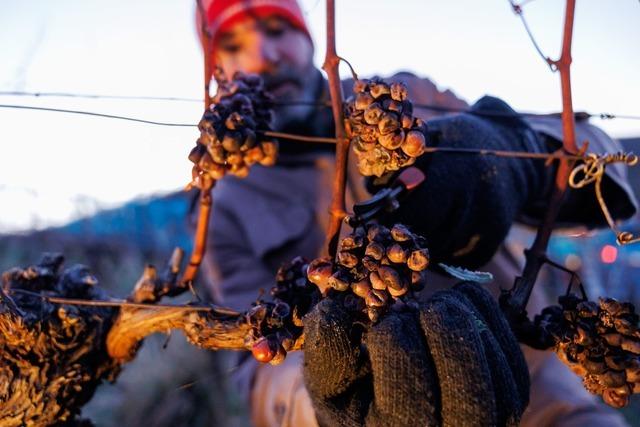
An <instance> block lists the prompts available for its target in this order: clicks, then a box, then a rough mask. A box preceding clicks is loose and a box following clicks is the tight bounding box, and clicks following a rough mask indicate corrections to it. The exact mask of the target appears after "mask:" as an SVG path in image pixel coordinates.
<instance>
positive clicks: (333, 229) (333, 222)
mask: <svg viewBox="0 0 640 427" xmlns="http://www.w3.org/2000/svg"><path fill="white" fill-rule="evenodd" d="M339 65H340V57H339V56H338V54H337V53H336V26H335V2H334V0H327V53H326V56H325V58H324V64H323V65H322V69H323V70H324V71H325V72H326V73H327V77H328V78H329V93H330V94H331V109H332V111H333V121H334V123H335V133H336V140H337V141H338V142H337V144H336V170H335V177H334V181H333V192H332V199H331V207H330V209H329V212H330V215H331V217H330V220H329V230H328V232H327V245H326V247H327V251H328V253H329V255H330V256H331V257H335V255H336V251H337V248H338V239H339V237H340V227H341V225H342V220H343V219H344V217H345V215H346V213H345V188H346V178H347V159H348V155H349V139H348V138H347V133H346V131H345V128H344V117H343V113H342V86H341V84H340V74H339V72H338V66H339Z"/></svg>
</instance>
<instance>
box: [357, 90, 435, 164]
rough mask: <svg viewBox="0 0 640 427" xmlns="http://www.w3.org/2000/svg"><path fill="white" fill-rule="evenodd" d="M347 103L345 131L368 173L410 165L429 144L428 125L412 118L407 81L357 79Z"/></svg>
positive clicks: (359, 161)
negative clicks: (388, 81)
mask: <svg viewBox="0 0 640 427" xmlns="http://www.w3.org/2000/svg"><path fill="white" fill-rule="evenodd" d="M353 91H354V94H355V95H354V96H352V97H350V98H349V99H347V102H346V104H345V118H346V130H347V134H348V136H349V138H350V142H351V146H352V147H353V151H354V152H355V154H356V156H357V158H358V169H359V170H360V173H361V174H363V175H365V176H371V175H375V176H382V175H384V174H385V173H387V172H389V171H395V170H398V169H400V168H402V167H405V166H409V165H411V164H413V163H414V162H415V159H416V158H417V157H419V156H420V155H422V154H423V153H424V151H425V148H426V146H427V139H426V135H427V127H426V124H425V123H424V122H423V121H422V120H421V119H418V118H415V117H413V105H412V104H411V102H410V101H409V100H408V99H407V98H408V93H407V87H406V86H405V85H404V83H397V82H396V83H391V84H389V83H386V82H384V81H383V80H381V79H378V78H374V79H371V80H358V81H356V82H355V84H354V86H353Z"/></svg>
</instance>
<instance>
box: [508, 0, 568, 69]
mask: <svg viewBox="0 0 640 427" xmlns="http://www.w3.org/2000/svg"><path fill="white" fill-rule="evenodd" d="M507 1H508V2H509V4H510V5H511V9H513V12H514V13H515V14H516V15H518V16H519V17H520V20H521V21H522V25H524V29H525V30H526V31H527V34H528V35H529V39H530V40H531V43H533V47H535V48H536V51H537V52H538V55H540V57H541V58H542V59H543V60H544V62H546V63H547V65H548V66H549V68H550V69H551V71H557V70H558V67H557V66H556V63H555V61H553V60H552V59H551V58H549V57H548V56H547V55H545V54H544V53H543V52H542V49H540V46H539V45H538V42H536V39H535V37H533V33H532V32H531V29H530V28H529V25H528V24H527V20H526V19H525V17H524V10H523V9H522V6H524V5H525V3H527V1H522V2H520V4H517V3H516V2H515V1H513V0H507Z"/></svg>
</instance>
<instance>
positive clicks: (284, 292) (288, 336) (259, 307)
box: [245, 257, 320, 365]
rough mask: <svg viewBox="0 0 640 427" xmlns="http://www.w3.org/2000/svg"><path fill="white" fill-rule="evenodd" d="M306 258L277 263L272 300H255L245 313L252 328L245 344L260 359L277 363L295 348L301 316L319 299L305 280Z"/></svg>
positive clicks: (317, 294)
mask: <svg viewBox="0 0 640 427" xmlns="http://www.w3.org/2000/svg"><path fill="white" fill-rule="evenodd" d="M308 267H309V262H308V261H307V260H306V259H304V258H302V257H296V258H294V259H293V260H291V261H290V262H288V263H285V264H284V265H282V266H281V267H280V269H279V270H278V272H277V273H276V285H275V286H274V287H272V288H271V296H272V297H273V301H269V302H266V301H262V300H258V301H256V303H255V304H254V306H253V307H252V308H251V309H250V310H248V311H247V312H246V313H245V320H246V322H247V324H249V325H250V326H251V331H250V333H249V334H248V336H247V337H245V347H246V348H247V349H250V350H251V352H252V354H253V356H254V358H255V359H256V360H258V361H260V362H264V363H266V362H268V363H271V364H272V365H277V364H279V363H281V362H282V361H284V359H285V358H286V355H287V352H288V351H290V350H292V349H293V348H294V345H295V343H296V340H297V339H298V338H299V337H300V335H302V316H304V315H305V314H306V313H307V312H308V311H309V310H310V308H311V307H312V306H313V305H314V304H315V303H316V302H317V300H318V299H319V296H320V294H319V292H318V289H317V287H316V285H314V284H313V283H311V282H310V281H309V280H307V270H308Z"/></svg>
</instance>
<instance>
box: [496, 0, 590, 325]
mask: <svg viewBox="0 0 640 427" xmlns="http://www.w3.org/2000/svg"><path fill="white" fill-rule="evenodd" d="M574 11H575V0H567V3H566V11H565V21H564V32H563V40H562V53H561V56H560V59H559V60H557V61H552V62H551V63H552V67H553V68H555V69H557V70H558V71H560V84H561V89H562V133H563V142H562V145H563V151H564V154H568V155H575V154H584V150H585V149H586V144H585V145H584V146H583V147H582V148H581V150H580V151H579V150H578V148H577V146H576V135H575V120H574V114H573V105H572V99H571V75H570V68H571V40H572V36H573V20H574V19H573V18H574ZM575 163H576V161H575V160H573V159H568V158H561V159H560V160H559V167H558V172H557V173H556V179H555V187H554V189H553V192H552V194H551V197H550V200H549V208H548V210H547V212H546V215H545V217H544V219H543V222H542V224H541V226H540V228H538V232H537V234H536V238H535V240H534V242H533V245H532V246H531V248H530V249H528V250H526V251H525V256H526V264H525V267H524V271H523V273H522V276H520V277H518V278H517V279H516V281H515V283H514V286H513V288H512V289H511V291H509V295H508V298H507V300H506V301H505V302H506V305H507V310H508V311H510V312H511V313H512V314H514V315H521V314H522V313H524V311H525V308H526V306H527V302H528V301H529V297H530V296H531V291H532V290H533V286H534V284H535V282H536V279H537V277H538V273H539V271H540V268H541V267H542V265H543V264H544V262H545V260H546V249H547V246H548V243H549V238H550V236H551V232H552V231H553V225H554V222H555V220H556V217H557V216H558V212H559V210H560V206H561V204H562V201H563V198H564V195H565V192H566V189H567V185H568V180H569V175H570V173H571V170H572V168H573V166H574V165H575Z"/></svg>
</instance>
